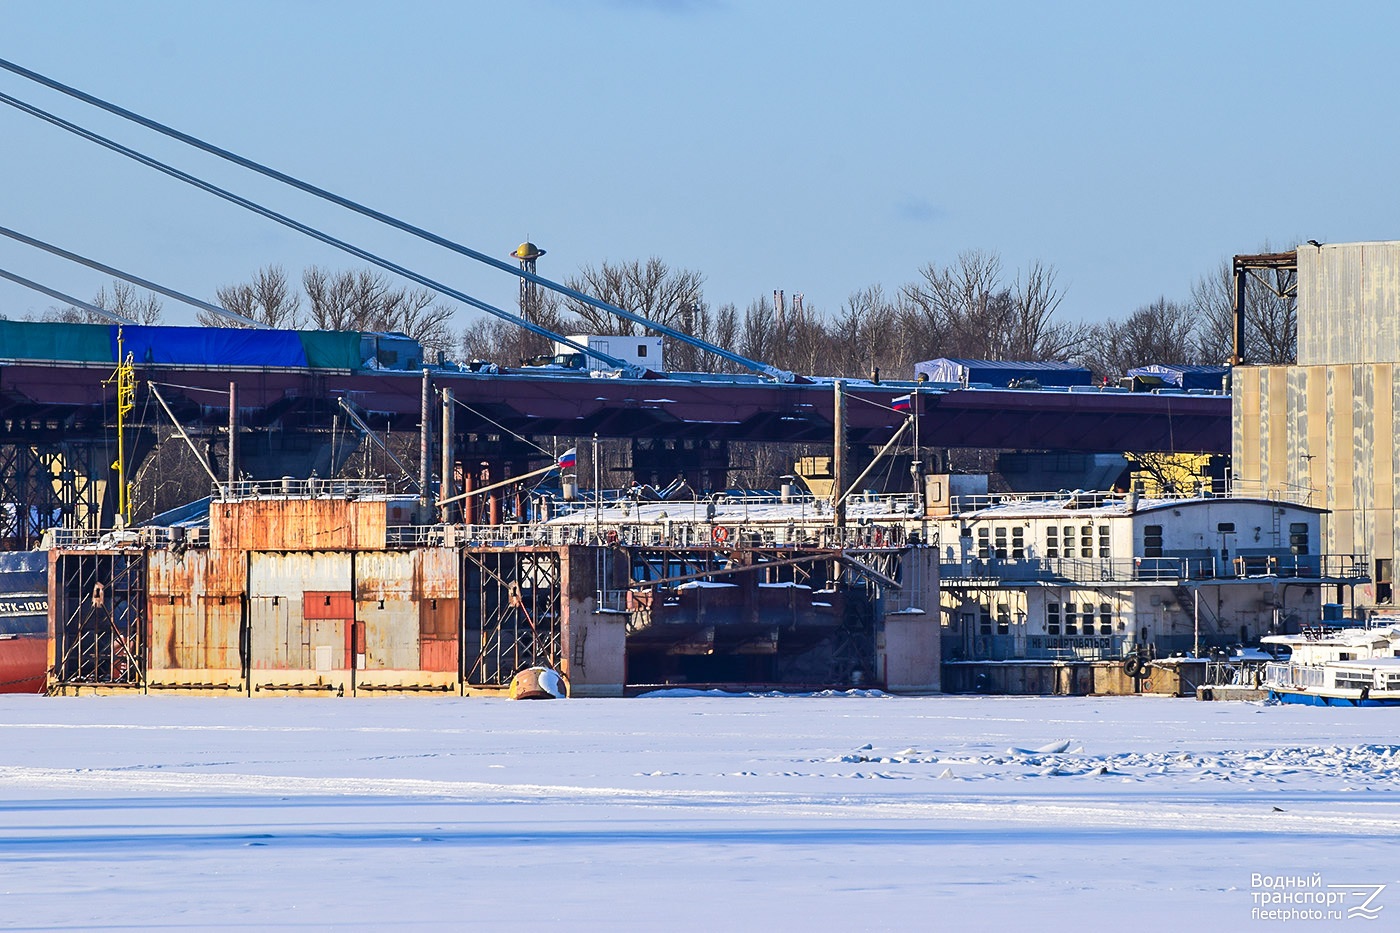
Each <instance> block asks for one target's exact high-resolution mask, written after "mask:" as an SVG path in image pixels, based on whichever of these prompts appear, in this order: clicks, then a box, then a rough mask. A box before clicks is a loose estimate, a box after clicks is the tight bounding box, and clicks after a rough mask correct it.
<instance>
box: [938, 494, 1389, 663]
mask: <svg viewBox="0 0 1400 933" xmlns="http://www.w3.org/2000/svg"><path fill="white" fill-rule="evenodd" d="M1320 518H1321V510H1320V509H1317V508H1314V507H1311V506H1307V505H1299V504H1295V503H1289V502H1285V501H1281V500H1262V499H1249V498H1226V497H1216V496H1199V495H1198V496H1193V497H1190V498H1185V497H1176V498H1142V497H1139V496H1138V495H1136V494H1135V493H1128V494H1126V495H1113V494H1105V493H1086V492H1078V493H1070V494H1064V493H1061V494H1052V495H1042V496H1026V495H986V496H972V497H959V498H954V499H953V500H952V501H951V502H950V507H949V510H948V514H946V515H945V516H943V517H942V518H940V519H938V521H937V528H938V540H939V548H940V552H941V554H942V558H941V565H940V568H939V577H940V585H941V587H942V605H943V610H944V622H945V628H944V637H943V646H944V647H943V653H944V657H945V660H949V661H968V662H978V661H1006V660H1078V661H1086V660H1101V659H1121V658H1124V657H1127V656H1129V655H1139V656H1142V657H1159V656H1167V655H1171V654H1188V653H1189V654H1192V655H1199V654H1201V653H1202V652H1203V651H1209V650H1212V649H1219V648H1223V647H1227V646H1231V645H1236V644H1241V643H1244V644H1247V643H1249V642H1251V641H1254V640H1257V639H1258V638H1259V637H1260V636H1261V635H1264V634H1269V633H1275V632H1277V633H1282V632H1297V631H1299V630H1300V629H1301V628H1303V627H1305V626H1307V625H1310V624H1312V623H1314V622H1315V621H1316V620H1317V619H1318V618H1320V616H1321V612H1322V602H1323V600H1322V593H1323V589H1324V587H1328V586H1334V585H1335V586H1341V587H1352V586H1355V585H1357V582H1358V580H1359V579H1360V578H1361V577H1362V576H1364V572H1365V567H1364V561H1363V560H1360V559H1358V558H1357V557H1355V556H1354V555H1350V554H1343V555H1333V554H1324V553H1319V551H1318V550H1317V542H1318V534H1319V520H1320Z"/></svg>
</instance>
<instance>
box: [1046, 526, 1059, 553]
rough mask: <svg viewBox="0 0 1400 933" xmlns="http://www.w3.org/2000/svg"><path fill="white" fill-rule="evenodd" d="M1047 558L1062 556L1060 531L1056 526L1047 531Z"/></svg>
mask: <svg viewBox="0 0 1400 933" xmlns="http://www.w3.org/2000/svg"><path fill="white" fill-rule="evenodd" d="M1045 556H1046V557H1059V556H1060V529H1058V528H1056V527H1055V526H1054V525H1051V526H1050V527H1049V528H1046V529H1045Z"/></svg>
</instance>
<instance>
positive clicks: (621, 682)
mask: <svg viewBox="0 0 1400 933" xmlns="http://www.w3.org/2000/svg"><path fill="white" fill-rule="evenodd" d="M415 501H416V500H414V499H410V498H405V497H398V496H392V495H388V494H387V493H386V492H385V490H384V488H383V484H382V483H376V482H358V481H349V482H347V481H340V480H336V481H315V480H312V481H282V482H276V483H261V484H251V483H245V484H235V485H234V486H233V487H231V488H230V489H226V490H225V492H224V494H223V495H222V496H221V497H218V498H216V499H214V501H213V502H212V503H211V507H210V512H209V524H208V528H207V529H203V528H200V529H189V530H186V529H180V528H168V529H166V528H162V529H146V528H143V529H133V530H128V531H123V532H116V533H109V534H107V535H104V536H101V537H92V538H88V539H81V538H78V537H76V536H69V537H68V538H66V539H62V540H60V541H58V542H57V546H56V547H55V548H54V549H53V550H52V551H51V557H50V561H51V567H50V574H49V579H50V584H49V585H50V599H49V605H50V614H49V627H50V644H49V674H48V690H49V692H50V693H54V694H78V693H109V692H149V693H155V692H173V691H180V692H201V693H209V694H221V695H240V694H241V695H251V696H269V695H272V696H278V695H332V696H364V695H384V694H423V693H427V694H459V693H474V692H483V691H496V690H502V689H504V688H506V687H507V686H508V685H509V683H510V679H511V677H512V676H513V675H514V674H516V673H517V672H518V671H520V670H522V669H524V668H527V667H530V666H534V665H545V666H549V667H553V668H555V669H558V670H560V671H562V672H563V673H564V674H565V675H566V676H567V678H568V681H569V685H570V689H571V692H572V694H573V695H575V696H590V695H591V696H620V695H623V694H624V693H625V692H628V691H636V690H641V689H646V688H648V687H650V686H658V685H667V684H670V685H679V684H688V685H697V684H706V685H709V684H728V685H735V684H743V685H746V686H755V685H762V686H771V687H787V688H790V689H794V688H795V689H811V688H820V687H849V686H872V687H882V688H885V689H888V690H890V691H893V692H932V691H937V690H938V689H939V624H938V619H939V614H938V582H937V567H938V565H937V551H936V548H932V547H928V546H927V545H926V544H924V543H923V542H922V541H921V539H920V538H919V536H918V535H917V534H912V535H911V534H910V533H909V532H908V531H907V528H906V523H905V521H904V519H907V518H908V517H909V516H907V515H896V514H883V513H882V515H881V516H877V517H876V518H875V519H868V520H867V521H866V522H865V523H864V524H860V525H855V526H852V527H850V528H838V527H834V526H832V525H831V524H830V519H829V516H822V515H820V514H815V510H814V514H812V515H811V516H810V517H807V516H799V517H798V518H795V519H794V518H784V519H782V520H780V521H777V520H773V519H771V518H768V517H765V515H764V514H763V513H762V511H761V510H758V511H755V512H751V513H750V514H748V515H745V514H744V512H742V511H737V510H735V509H733V508H729V509H725V508H723V507H721V508H720V509H719V510H718V511H716V510H715V509H714V508H709V509H707V508H706V506H707V504H706V503H703V502H702V503H699V504H698V505H695V504H693V503H684V504H683V505H680V504H676V505H671V510H672V515H673V516H674V518H667V519H665V520H663V521H659V522H656V523H654V524H650V525H647V526H645V527H642V526H638V525H637V524H636V523H635V522H629V521H626V520H625V519H626V518H627V516H626V515H625V513H624V511H623V509H622V508H621V507H614V508H609V509H604V508H602V507H599V508H596V509H594V510H593V511H592V512H589V513H587V514H584V513H583V512H579V513H576V514H575V515H574V516H572V517H569V516H565V517H562V518H559V519H557V520H555V521H552V522H542V523H534V524H520V525H414V524H411V521H412V518H413V516H414V504H415ZM630 508H632V506H628V509H630Z"/></svg>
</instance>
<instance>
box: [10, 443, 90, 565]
mask: <svg viewBox="0 0 1400 933" xmlns="http://www.w3.org/2000/svg"><path fill="white" fill-rule="evenodd" d="M110 458H111V448H110V445H108V444H107V443H106V442H104V441H88V442H82V441H75V442H63V443H58V444H42V445H40V444H0V503H4V506H5V508H4V511H3V512H0V549H3V550H29V549H30V548H33V547H35V546H36V545H37V544H38V543H39V540H40V538H41V537H42V536H43V532H44V530H45V529H47V528H53V527H63V528H77V529H89V530H92V529H96V528H98V527H102V526H103V521H102V520H103V517H104V516H107V517H108V520H107V521H106V523H105V524H106V525H107V526H110V525H111V521H110V514H111V503H110V502H107V501H105V500H106V499H107V498H108V493H109V490H107V489H106V488H104V487H105V486H106V485H107V484H105V483H102V482H99V480H98V479H97V477H99V476H106V475H107V474H108V473H109V472H110V466H109V464H110Z"/></svg>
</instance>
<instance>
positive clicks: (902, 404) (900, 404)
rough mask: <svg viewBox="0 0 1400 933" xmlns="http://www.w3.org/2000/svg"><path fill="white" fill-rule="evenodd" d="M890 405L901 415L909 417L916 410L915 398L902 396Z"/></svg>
mask: <svg viewBox="0 0 1400 933" xmlns="http://www.w3.org/2000/svg"><path fill="white" fill-rule="evenodd" d="M890 405H891V407H893V408H894V410H895V411H897V412H899V413H900V414H905V415H907V414H908V413H909V412H910V411H912V410H913V408H914V396H912V395H901V396H899V397H897V398H896V399H895V400H894V401H893V402H891V403H890Z"/></svg>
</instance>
